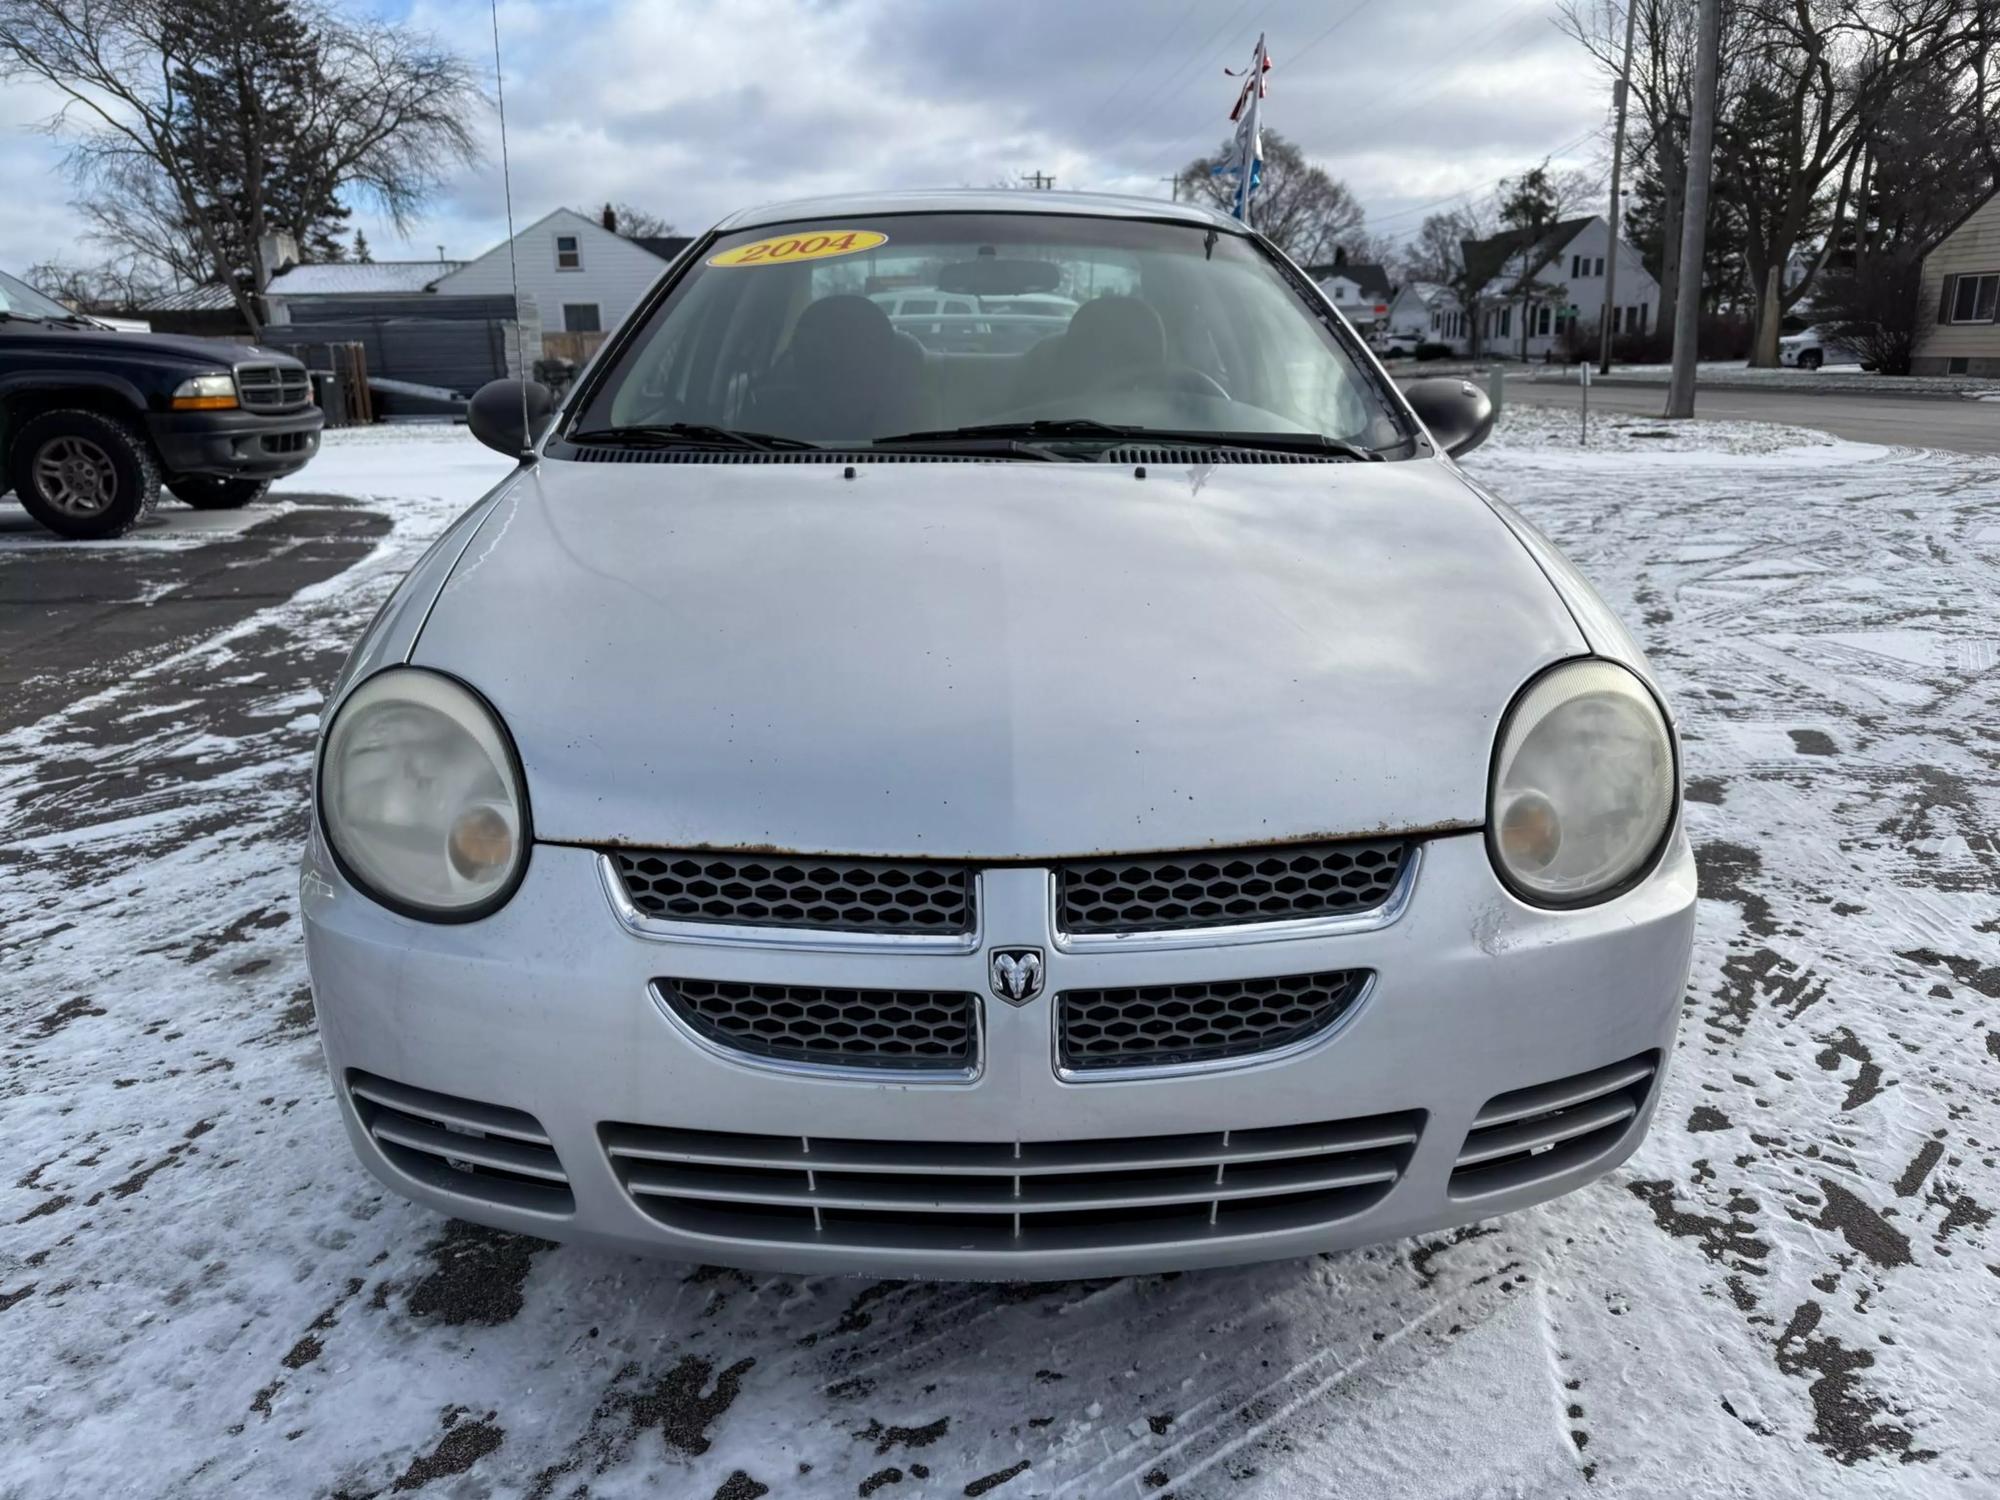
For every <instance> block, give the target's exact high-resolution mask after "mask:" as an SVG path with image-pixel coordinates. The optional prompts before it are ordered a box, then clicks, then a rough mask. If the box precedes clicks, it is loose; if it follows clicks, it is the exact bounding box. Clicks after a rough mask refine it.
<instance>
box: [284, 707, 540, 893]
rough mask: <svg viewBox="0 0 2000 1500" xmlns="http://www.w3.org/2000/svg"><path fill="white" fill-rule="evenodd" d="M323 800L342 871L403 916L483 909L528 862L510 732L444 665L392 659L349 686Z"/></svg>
mask: <svg viewBox="0 0 2000 1500" xmlns="http://www.w3.org/2000/svg"><path fill="white" fill-rule="evenodd" d="M319 810H320V821H321V824H322V826H323V827H324V828H325V830H326V838H327V843H328V844H329V845H330V846H331V847H332V849H333V854H334V857H335V859H336V860H338V861H339V863H340V867H341V871H342V873H343V874H345V875H346V876H347V877H348V879H349V880H351V881H352V882H353V883H354V884H355V885H356V886H358V887H359V888H360V889H361V890H363V891H364V892H366V893H367V894H368V895H369V896H371V897H373V898H374V899H375V900H377V901H379V902H381V903H382V904H383V905H384V906H387V907H389V908H390V909H392V910H394V911H399V912H401V913H403V914H404V915H405V916H411V917H420V918H423V919H424V920H426V921H432V922H468V921H471V920H473V919H474V918H477V917H483V916H486V915H488V914H489V913H491V912H494V911H497V910H498V909H499V908H500V907H501V906H503V905H505V904H506V901H507V899H508V897H510V896H512V895H513V894H514V889H515V887H516V886H518V885H519V884H520V882H521V876H522V873H523V872H524V870H525V869H526V867H527V860H528V843H529V832H528V800H527V788H526V787H525V786H524V784H523V782H522V778H521V766H520V761H519V759H518V758H517V757H516V756H515V754H514V746H513V743H512V741H510V740H509V739H508V737H507V731H506V729H505V728H504V727H502V725H501V723H500V720H499V717H498V716H497V715H496V714H495V713H494V712H493V710H492V709H491V708H489V707H488V706H487V704H486V702H485V700H484V699H482V698H481V697H479V695H478V694H476V693H474V692H473V691H472V690H471V689H470V688H468V687H466V686H465V685H464V684H463V683H461V682H458V681H457V680H456V679H454V678H450V677H446V676H444V675H443V674H442V673H438V672H431V671H425V670H423V669H420V668H416V667H391V668H389V669H388V670H386V671H383V672H378V673H376V675H375V676H373V677H371V678H369V679H368V680H367V681H366V682H364V683H362V684H361V686H360V687H358V688H356V689H355V690H354V691H353V692H352V693H350V694H348V696H347V698H346V700H345V701H344V702H343V703H342V704H341V705H340V708H339V710H338V711H337V712H336V713H335V714H334V716H333V720H332V722H331V723H330V724H329V725H328V726H327V731H326V737H325V739H324V740H323V742H322V744H321V747H320V758H319Z"/></svg>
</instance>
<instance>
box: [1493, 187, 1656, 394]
mask: <svg viewBox="0 0 2000 1500" xmlns="http://www.w3.org/2000/svg"><path fill="white" fill-rule="evenodd" d="M1460 249H1461V253H1462V254H1463V255H1464V257H1465V267H1466V278H1467V281H1468V283H1469V284H1470V285H1472V286H1474V287H1475V288H1477V290H1476V292H1475V293H1474V296H1473V309H1472V310H1473V313H1474V317H1475V321H1476V324H1477V327H1476V330H1475V337H1476V342H1477V347H1478V348H1479V350H1480V351H1481V352H1484V353H1490V354H1511V355H1513V356H1515V357H1516V358H1519V359H1542V358H1546V357H1547V356H1549V355H1550V354H1551V353H1553V352H1556V351H1558V350H1559V349H1561V348H1562V347H1563V346H1564V345H1565V343H1566V342H1567V338H1566V336H1567V335H1568V334H1569V333H1570V332H1571V329H1572V325H1574V332H1575V334H1576V335H1577V337H1578V338H1579V339H1580V340H1582V341H1583V342H1585V343H1586V345H1587V346H1591V347H1594V344H1595V340H1596V338H1597V329H1598V326H1599V319H1600V318H1601V317H1602V315H1603V313H1604V280H1605V276H1604V273H1605V266H1606V261H1607V259H1608V257H1609V256H1610V255H1611V254H1612V253H1613V252H1612V249H1611V229H1610V225H1608V224H1607V223H1606V222H1605V221H1604V218H1603V216H1602V215H1598V214H1592V215H1590V216H1589V217H1587V218H1576V219H1564V220H1562V221H1560V222H1558V223H1556V224H1552V225H1550V226H1549V228H1548V229H1546V230H1545V231H1543V233H1542V234H1541V235H1540V236H1538V237H1535V238H1533V239H1531V238H1530V237H1529V236H1527V235H1526V234H1523V233H1521V232H1520V231H1510V232H1508V233H1506V234H1498V235H1494V236H1492V237H1491V238H1489V239H1484V240H1466V241H1465V242H1464V243H1463V244H1462V245H1461V247H1460ZM1616 254H1617V257H1618V276H1617V281H1616V286H1615V288H1614V292H1615V295H1616V296H1617V299H1618V301H1617V305H1616V306H1614V307H1612V308H1611V310H1610V311H1611V330H1612V333H1613V334H1614V335H1616V334H1628V333H1629V334H1645V333H1651V332H1653V331H1654V330H1655V329H1656V328H1657V327H1658V326H1659V319H1660V284H1659V282H1657V281H1656V280H1654V279H1653V276H1652V273H1651V272H1649V271H1648V270H1647V269H1646V263H1645V261H1644V259H1643V258H1642V257H1641V256H1640V254H1639V252H1638V251H1637V250H1635V249H1633V248H1632V246H1631V245H1629V244H1627V243H1626V242H1625V241H1623V240H1620V241H1619V242H1618V247H1617V251H1616Z"/></svg>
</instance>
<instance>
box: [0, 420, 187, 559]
mask: <svg viewBox="0 0 2000 1500" xmlns="http://www.w3.org/2000/svg"><path fill="white" fill-rule="evenodd" d="M10 468H11V472H10V474H9V478H10V479H11V480H12V481H13V485H14V491H15V495H16V498H18V499H19V500H20V502H21V506H22V508H23V509H24V510H26V511H27V512H28V514H29V515H31V516H33V517H34V518H35V519H36V520H37V521H39V522H41V523H42V525H44V526H46V527H48V529H49V530H51V531H53V532H55V533H56V534H57V535H58V536H66V537H69V538H71V539H72V540H75V541H86V542H95V541H104V540H106V539H108V538H111V537H117V536H123V535H124V534H125V533H126V532H128V531H130V530H131V529H132V528H133V527H134V526H137V525H138V524H139V523H140V522H141V521H143V520H145V519H146V517H147V516H149V515H150V514H152V510H153V507H154V506H155V505H157V504H158V503H159V499H160V466H159V463H158V462H157V461H156V460H155V459H154V457H153V450H152V449H151V448H149V447H148V446H147V444H146V439H145V438H144V437H143V436H142V435H141V434H140V433H139V431H138V430H137V429H136V428H135V427H133V426H132V425H131V424H130V423H128V422H123V421H120V420H119V419H118V418H116V417H110V416H106V415H104V414H103V413H102V412H94V411H80V410H79V411H51V412H44V413H42V415H41V416H39V417H33V418H30V419H29V420H28V421H27V422H25V423H23V424H22V426H21V430H20V431H19V432H18V433H17V434H16V435H15V437H14V442H13V447H12V450H11V466H10Z"/></svg>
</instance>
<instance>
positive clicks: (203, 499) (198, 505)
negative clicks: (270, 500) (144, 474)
mask: <svg viewBox="0 0 2000 1500" xmlns="http://www.w3.org/2000/svg"><path fill="white" fill-rule="evenodd" d="M270 487H271V481H270V480H268V479H217V478H211V477H210V476H208V475H205V474H187V475H183V476H182V477H181V478H179V479H170V480H168V481H167V488H168V489H170V490H172V491H173V492H174V497H175V498H176V499H179V500H185V501H186V502H187V503H188V504H189V505H192V506H193V507H194V508H195V509H196V510H236V509H239V508H240V507H242V506H245V505H249V504H251V503H252V502H253V501H257V500H262V499H263V498H264V492H265V491H266V490H268V489H270Z"/></svg>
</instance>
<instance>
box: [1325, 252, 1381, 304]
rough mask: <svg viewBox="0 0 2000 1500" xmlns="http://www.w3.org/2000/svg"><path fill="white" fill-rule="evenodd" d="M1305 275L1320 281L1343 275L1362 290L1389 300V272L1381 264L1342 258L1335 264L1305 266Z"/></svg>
mask: <svg viewBox="0 0 2000 1500" xmlns="http://www.w3.org/2000/svg"><path fill="white" fill-rule="evenodd" d="M1306 275H1308V276H1310V277H1311V278H1312V279H1313V281H1314V282H1321V281H1325V280H1327V279H1328V278H1329V277H1333V276H1345V277H1346V278H1347V279H1348V280H1349V281H1351V282H1353V283H1354V284H1355V285H1356V286H1357V287H1359V288H1360V289H1361V290H1362V291H1364V292H1367V293H1369V294H1370V295H1372V296H1375V297H1379V298H1380V299H1381V300H1382V301H1384V302H1387V301H1388V300H1389V273H1388V272H1387V271H1386V270H1384V269H1383V268H1382V267H1381V266H1378V265H1375V264H1373V263H1371V262H1368V261H1357V260H1344V261H1340V262H1339V263H1337V264H1329V265H1323V266H1307V267H1306Z"/></svg>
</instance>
